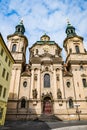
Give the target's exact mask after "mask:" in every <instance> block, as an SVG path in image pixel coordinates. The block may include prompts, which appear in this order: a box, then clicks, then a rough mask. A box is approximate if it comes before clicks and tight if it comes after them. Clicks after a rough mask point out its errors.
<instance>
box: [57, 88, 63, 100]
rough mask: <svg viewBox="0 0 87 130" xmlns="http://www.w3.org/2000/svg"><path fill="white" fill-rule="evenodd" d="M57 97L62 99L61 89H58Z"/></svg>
mask: <svg viewBox="0 0 87 130" xmlns="http://www.w3.org/2000/svg"><path fill="white" fill-rule="evenodd" d="M57 98H58V99H62V93H61V91H60V89H58V90H57Z"/></svg>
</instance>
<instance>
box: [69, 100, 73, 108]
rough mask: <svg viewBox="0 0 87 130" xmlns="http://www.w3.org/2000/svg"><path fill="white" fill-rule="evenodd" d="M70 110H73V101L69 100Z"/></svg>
mask: <svg viewBox="0 0 87 130" xmlns="http://www.w3.org/2000/svg"><path fill="white" fill-rule="evenodd" d="M69 108H73V100H72V99H69Z"/></svg>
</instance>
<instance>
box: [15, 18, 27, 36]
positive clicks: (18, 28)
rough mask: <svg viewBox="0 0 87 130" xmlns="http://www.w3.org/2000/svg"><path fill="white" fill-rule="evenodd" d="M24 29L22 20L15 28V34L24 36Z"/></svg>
mask: <svg viewBox="0 0 87 130" xmlns="http://www.w3.org/2000/svg"><path fill="white" fill-rule="evenodd" d="M24 32H25V27H24V25H23V20H21V21H20V23H19V24H18V25H17V26H16V27H15V34H22V35H23V34H24Z"/></svg>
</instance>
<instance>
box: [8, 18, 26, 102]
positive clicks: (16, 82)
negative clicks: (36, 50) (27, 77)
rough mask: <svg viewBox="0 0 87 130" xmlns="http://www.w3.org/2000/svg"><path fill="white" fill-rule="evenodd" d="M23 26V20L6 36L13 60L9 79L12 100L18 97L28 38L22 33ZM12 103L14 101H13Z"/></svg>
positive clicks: (23, 30)
mask: <svg viewBox="0 0 87 130" xmlns="http://www.w3.org/2000/svg"><path fill="white" fill-rule="evenodd" d="M24 32H25V27H24V25H23V21H22V20H21V21H20V23H19V24H18V25H17V26H16V27H15V32H14V33H13V34H11V35H8V36H7V40H8V48H9V50H10V52H11V54H12V56H13V58H14V60H15V64H13V67H12V76H11V80H10V90H9V98H10V99H12V100H14V99H18V95H19V88H20V77H21V73H22V71H23V70H24V66H25V64H26V48H27V46H28V40H27V38H26V36H25V35H24ZM13 104H14V102H13Z"/></svg>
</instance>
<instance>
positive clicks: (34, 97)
mask: <svg viewBox="0 0 87 130" xmlns="http://www.w3.org/2000/svg"><path fill="white" fill-rule="evenodd" d="M33 99H37V90H36V89H34V90H33Z"/></svg>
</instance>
